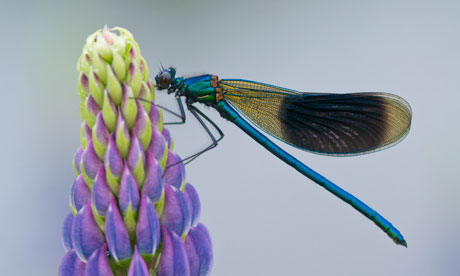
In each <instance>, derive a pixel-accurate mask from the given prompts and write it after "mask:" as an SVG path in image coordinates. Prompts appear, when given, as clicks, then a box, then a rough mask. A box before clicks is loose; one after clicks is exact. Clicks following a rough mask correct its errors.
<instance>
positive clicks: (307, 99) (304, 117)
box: [220, 80, 412, 156]
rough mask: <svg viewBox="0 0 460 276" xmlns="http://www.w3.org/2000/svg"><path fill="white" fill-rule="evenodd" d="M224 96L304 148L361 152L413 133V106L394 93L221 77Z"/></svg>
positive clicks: (272, 132) (256, 121)
mask: <svg viewBox="0 0 460 276" xmlns="http://www.w3.org/2000/svg"><path fill="white" fill-rule="evenodd" d="M220 86H221V87H222V89H223V91H224V98H225V99H226V100H227V101H228V102H229V103H231V104H232V105H233V106H234V107H235V108H236V109H237V110H238V111H240V112H241V113H242V114H243V115H244V116H245V117H246V118H247V119H249V120H250V121H251V122H252V123H254V124H255V125H257V126H258V127H260V128H261V129H263V130H264V131H265V132H267V133H268V134H270V135H272V136H274V137H276V138H278V139H280V140H282V141H284V142H286V143H288V144H290V145H292V146H295V147H298V148H301V149H304V150H307V151H311V152H314V153H319V154H327V155H338V156H345V155H356V154H363V153H369V152H372V151H376V150H380V149H383V148H387V147H389V146H392V145H394V144H396V143H398V142H399V141H401V140H402V139H403V138H404V137H405V136H406V135H407V133H408V132H409V129H410V124H411V117H412V114H411V109H410V106H409V104H408V103H407V102H406V101H405V100H404V99H402V98H401V97H398V96H396V95H393V94H389V93H376V92H368V93H350V94H321V93H299V92H296V91H293V90H289V89H284V88H280V87H276V86H272V85H266V84H262V83H256V82H251V81H245V80H221V81H220Z"/></svg>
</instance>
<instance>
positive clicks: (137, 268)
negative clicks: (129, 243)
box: [128, 247, 150, 276]
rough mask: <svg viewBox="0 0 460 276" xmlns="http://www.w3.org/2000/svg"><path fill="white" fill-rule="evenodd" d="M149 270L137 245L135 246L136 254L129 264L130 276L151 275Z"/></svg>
mask: <svg viewBox="0 0 460 276" xmlns="http://www.w3.org/2000/svg"><path fill="white" fill-rule="evenodd" d="M149 275H150V274H149V270H148V268H147V265H146V264H145V262H144V259H142V257H141V255H139V252H138V251H137V247H134V256H133V258H132V260H131V263H130V264H129V270H128V276H149Z"/></svg>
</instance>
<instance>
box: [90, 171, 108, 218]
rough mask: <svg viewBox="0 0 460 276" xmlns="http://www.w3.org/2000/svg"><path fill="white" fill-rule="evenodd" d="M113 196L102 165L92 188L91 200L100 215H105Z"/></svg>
mask: <svg viewBox="0 0 460 276" xmlns="http://www.w3.org/2000/svg"><path fill="white" fill-rule="evenodd" d="M112 198H113V195H112V192H111V191H110V188H109V186H108V185H107V181H106V178H105V169H104V166H101V167H100V168H99V171H98V173H97V175H96V178H95V179H94V183H93V188H92V190H91V202H92V205H93V207H94V209H95V211H96V213H97V214H98V215H99V216H101V217H105V214H106V213H107V209H108V208H109V205H110V202H112Z"/></svg>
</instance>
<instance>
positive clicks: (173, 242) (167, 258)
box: [157, 227, 190, 276]
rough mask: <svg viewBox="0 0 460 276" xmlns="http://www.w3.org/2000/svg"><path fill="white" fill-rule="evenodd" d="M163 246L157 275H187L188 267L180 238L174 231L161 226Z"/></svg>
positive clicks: (188, 273) (188, 272)
mask: <svg viewBox="0 0 460 276" xmlns="http://www.w3.org/2000/svg"><path fill="white" fill-rule="evenodd" d="M161 233H162V241H163V247H162V252H161V259H160V263H159V265H158V271H157V276H188V275H190V267H189V263H188V260H187V256H186V253H185V246H184V244H183V243H182V240H181V239H180V238H179V236H177V235H176V233H174V232H169V231H168V230H167V229H166V228H164V227H162V229H161Z"/></svg>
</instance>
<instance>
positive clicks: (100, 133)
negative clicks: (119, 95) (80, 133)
mask: <svg viewBox="0 0 460 276" xmlns="http://www.w3.org/2000/svg"><path fill="white" fill-rule="evenodd" d="M92 138H93V145H94V149H95V151H96V153H97V155H98V156H99V159H100V160H103V159H104V153H105V149H106V148H107V144H108V142H109V132H108V130H107V128H106V126H105V123H104V119H103V118H102V111H100V112H99V113H98V114H97V117H96V124H95V125H94V127H93V137H92Z"/></svg>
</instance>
